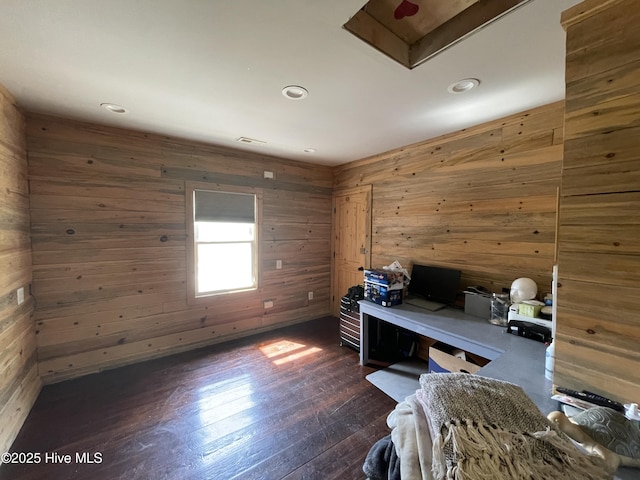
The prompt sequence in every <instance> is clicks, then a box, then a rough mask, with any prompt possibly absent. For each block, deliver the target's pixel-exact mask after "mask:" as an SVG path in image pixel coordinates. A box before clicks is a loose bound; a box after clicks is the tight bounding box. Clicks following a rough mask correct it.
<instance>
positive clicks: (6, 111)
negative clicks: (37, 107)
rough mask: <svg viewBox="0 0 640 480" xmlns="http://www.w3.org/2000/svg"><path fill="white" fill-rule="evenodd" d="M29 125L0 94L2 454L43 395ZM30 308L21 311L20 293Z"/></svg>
mask: <svg viewBox="0 0 640 480" xmlns="http://www.w3.org/2000/svg"><path fill="white" fill-rule="evenodd" d="M28 194H29V189H28V183H27V154H26V144H25V121H24V118H23V116H22V114H21V113H20V112H19V111H18V109H17V108H16V107H15V105H14V104H13V99H12V98H11V97H10V96H9V95H8V93H7V92H6V91H5V90H4V89H3V88H0V452H5V451H7V450H8V449H9V447H10V446H11V443H12V442H13V440H14V438H15V436H16V435H17V434H18V431H19V430H20V427H21V426H22V424H23V422H24V420H25V418H26V417H27V414H28V413H29V410H30V409H31V406H32V405H33V403H34V402H35V399H36V397H37V396H38V393H39V392H40V388H41V382H40V379H39V377H38V366H37V357H36V336H35V333H34V325H33V310H34V302H33V299H32V298H31V296H30V295H29V285H30V283H31V281H32V268H31V251H30V239H29V196H28ZM18 288H24V292H25V302H24V303H23V304H22V305H18V302H17V292H16V291H17V289H18Z"/></svg>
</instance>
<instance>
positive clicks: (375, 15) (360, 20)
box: [343, 0, 531, 69]
mask: <svg viewBox="0 0 640 480" xmlns="http://www.w3.org/2000/svg"><path fill="white" fill-rule="evenodd" d="M416 1H417V0H416ZM436 1H438V2H441V3H442V2H444V3H448V4H450V8H458V9H459V8H460V6H459V4H456V3H455V2H450V1H449V0H433V1H432V2H431V5H429V4H428V3H427V4H424V3H425V2H419V3H421V5H417V6H418V7H420V8H424V9H425V12H426V14H427V15H428V14H429V13H430V10H429V8H430V7H431V8H435V5H436V4H435V2H436ZM530 1H531V0H478V1H476V2H474V3H472V4H471V5H469V6H467V7H466V8H463V9H462V10H461V11H459V13H456V14H455V15H453V16H452V17H451V18H448V19H447V20H446V21H444V22H443V23H441V24H440V25H439V26H437V27H436V28H433V24H429V26H428V27H427V26H426V24H425V29H426V31H424V32H423V33H424V34H423V35H421V36H418V37H416V36H415V33H416V32H415V29H416V24H413V25H412V24H409V23H408V22H407V17H404V18H401V19H398V18H396V20H397V21H391V20H392V19H391V16H392V15H393V12H394V10H393V9H392V8H387V9H386V12H387V15H388V16H389V17H390V18H385V17H384V16H383V14H384V12H385V10H384V9H383V8H381V6H380V5H379V4H380V3H381V2H384V3H386V4H389V3H390V2H389V0H370V1H369V2H368V3H367V4H366V5H364V6H363V7H362V8H361V9H360V10H359V11H358V12H357V13H356V14H355V15H354V16H353V17H352V18H351V19H349V21H348V22H347V23H345V24H344V25H343V28H345V29H346V30H347V31H349V32H351V33H352V34H353V35H355V36H357V37H358V38H360V39H361V40H363V41H364V42H366V43H368V44H369V45H371V46H372V47H374V48H376V49H377V50H379V51H381V52H382V53H384V54H385V55H387V56H389V57H391V58H392V59H394V60H395V61H397V62H398V63H400V64H401V65H403V66H405V67H407V68H409V69H413V68H415V67H417V66H418V65H420V64H422V63H424V62H425V61H427V60H428V59H430V58H431V57H433V56H434V55H437V54H438V53H440V52H442V51H444V50H446V49H447V48H449V47H450V46H452V45H454V44H456V43H457V42H459V41H461V40H463V39H464V38H466V37H468V36H469V35H471V34H473V33H474V32H476V31H478V30H480V29H481V28H484V27H486V26H488V25H489V24H490V23H492V22H494V21H495V20H497V19H499V18H501V17H502V16H504V15H506V14H508V13H509V12H511V11H513V10H514V9H516V8H518V7H520V6H522V5H524V4H526V3H528V2H530ZM396 3H397V2H396ZM370 4H371V5H370ZM456 5H457V6H456ZM387 7H389V5H387ZM438 8H439V9H442V8H445V7H443V6H442V5H439V4H438ZM415 11H416V12H417V11H418V10H415ZM425 12H422V13H421V15H422V16H424V15H425ZM438 15H442V13H441V12H439V13H438ZM445 18H446V17H445ZM390 19H391V20H390ZM394 25H397V27H393V28H392V26H394ZM409 29H411V30H412V31H411V32H409ZM418 33H419V32H418ZM409 37H411V38H414V37H415V38H417V40H416V41H414V42H413V43H408V42H407V41H405V40H404V38H409Z"/></svg>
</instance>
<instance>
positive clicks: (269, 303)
mask: <svg viewBox="0 0 640 480" xmlns="http://www.w3.org/2000/svg"><path fill="white" fill-rule="evenodd" d="M264 308H273V300H265V301H264Z"/></svg>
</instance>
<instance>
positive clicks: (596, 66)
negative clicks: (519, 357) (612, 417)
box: [554, 0, 640, 402]
mask: <svg viewBox="0 0 640 480" xmlns="http://www.w3.org/2000/svg"><path fill="white" fill-rule="evenodd" d="M563 24H564V26H565V28H566V30H567V58H566V80H567V97H566V120H565V121H566V123H565V128H566V141H565V152H564V169H563V174H562V195H561V201H560V231H559V252H558V255H559V257H558V258H559V263H558V275H559V280H560V281H559V283H560V287H559V291H558V327H557V346H556V372H555V373H556V374H555V377H554V383H555V384H557V385H562V386H567V387H569V388H579V389H583V388H584V389H587V390H591V391H595V392H599V393H601V394H605V395H607V396H611V397H614V398H616V399H618V400H620V401H623V402H631V401H633V402H638V401H640V348H639V347H638V346H639V345H640V116H639V115H638V112H639V111H640V30H639V29H638V28H637V25H638V24H640V1H639V0H608V1H605V2H602V1H592V0H590V1H587V2H583V3H581V4H578V5H577V6H576V7H574V8H572V9H570V10H568V11H567V12H565V13H564V14H563Z"/></svg>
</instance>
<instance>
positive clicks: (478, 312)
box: [464, 293, 491, 320]
mask: <svg viewBox="0 0 640 480" xmlns="http://www.w3.org/2000/svg"><path fill="white" fill-rule="evenodd" d="M464 313H466V314H467V315H473V316H474V317H480V318H484V319H485V320H489V318H491V297H488V296H486V295H480V294H477V293H465V294H464Z"/></svg>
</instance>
